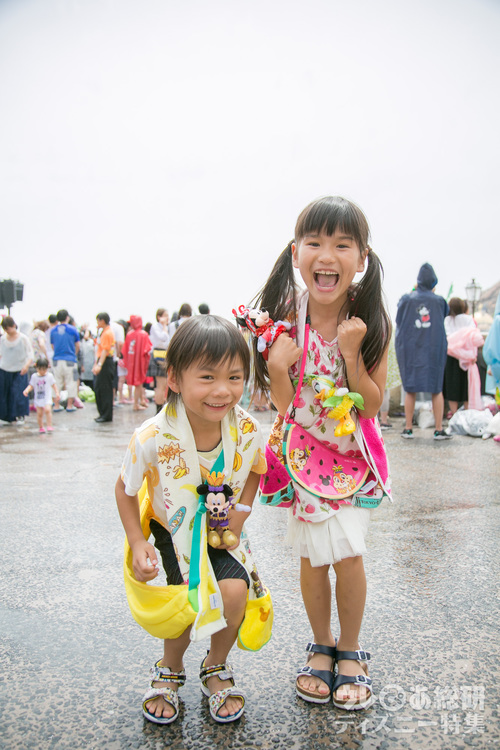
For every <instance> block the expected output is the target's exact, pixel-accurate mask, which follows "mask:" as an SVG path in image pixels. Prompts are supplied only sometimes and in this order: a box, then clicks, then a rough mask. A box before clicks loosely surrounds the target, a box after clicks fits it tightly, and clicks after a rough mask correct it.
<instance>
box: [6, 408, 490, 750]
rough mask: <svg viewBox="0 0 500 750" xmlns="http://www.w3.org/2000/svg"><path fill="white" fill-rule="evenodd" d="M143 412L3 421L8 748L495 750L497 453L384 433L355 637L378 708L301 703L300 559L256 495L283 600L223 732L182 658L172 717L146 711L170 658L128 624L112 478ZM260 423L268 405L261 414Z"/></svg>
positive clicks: (240, 674) (423, 433)
mask: <svg viewBox="0 0 500 750" xmlns="http://www.w3.org/2000/svg"><path fill="white" fill-rule="evenodd" d="M152 414H153V407H150V408H149V409H148V411H147V412H142V413H140V414H139V415H138V414H137V413H134V412H132V411H131V408H130V407H123V408H121V409H117V410H115V420H114V422H113V423H112V424H105V425H97V424H96V423H95V422H94V417H95V416H96V411H95V406H93V405H88V406H86V407H85V409H84V410H80V411H78V412H76V413H74V414H67V413H66V412H63V413H61V414H55V415H54V423H55V427H56V429H55V432H54V434H53V435H52V436H49V435H42V436H40V435H39V434H38V429H37V427H36V419H35V418H34V417H30V419H29V420H28V421H27V424H26V425H25V426H24V427H7V426H2V427H0V464H1V467H0V468H1V471H0V540H1V547H0V552H1V561H2V566H1V573H0V747H1V748H3V749H5V750H7V749H8V750H11V749H14V748H16V750H17V749H18V748H23V749H24V748H33V749H34V750H38V749H39V748H40V749H43V750H45V748H57V749H58V750H59V749H60V748H72V750H75V749H79V748H92V749H94V748H95V749H96V750H97V748H99V749H106V750H107V749H109V750H115V749H116V750H122V748H146V749H147V750H153V749H154V750H156V749H157V748H163V747H168V748H172V750H180V749H181V748H185V749H186V750H192V749H193V750H194V749H197V748H200V749H201V748H207V747H215V748H223V747H224V748H235V749H237V748H260V749H262V750H268V749H271V748H274V749H276V750H281V748H283V750H285V749H286V750H295V749H296V748H297V749H299V748H307V749H308V750H320V749H321V750H323V749H324V748H336V747H340V748H360V747H361V748H364V749H372V748H380V749H382V748H395V749H396V750H399V749H400V748H412V749H413V748H426V750H428V749H429V748H431V749H434V748H446V749H447V750H448V748H450V749H452V750H455V749H457V750H458V749H459V748H468V747H471V748H487V747H488V748H497V747H499V746H500V732H499V723H498V695H499V690H498V648H497V647H498V614H499V613H498V547H497V544H498V526H499V524H498V516H499V514H498V496H499V486H500V481H499V479H500V473H499V464H500V447H499V446H498V445H497V444H495V443H494V442H493V441H492V440H489V441H482V440H479V439H474V438H467V437H456V438H454V439H453V440H451V441H446V442H443V443H436V442H433V441H432V439H431V437H432V431H431V430H416V435H417V437H416V439H415V440H413V441H403V440H401V439H400V437H399V432H400V430H401V427H402V425H401V420H399V421H398V420H396V426H395V428H394V430H392V431H390V432H388V433H386V436H387V445H388V452H389V456H390V460H391V465H392V474H393V485H394V493H395V497H396V502H395V503H394V504H393V505H392V506H391V505H388V504H387V505H385V506H383V507H381V508H380V509H379V510H378V511H376V512H375V514H374V518H373V523H372V526H371V529H370V536H369V547H370V553H369V555H367V557H366V569H367V576H368V586H369V591H368V601H367V606H366V614H365V620H364V624H363V631H362V644H363V645H364V647H365V648H366V649H368V650H370V651H371V652H372V655H373V660H372V664H371V673H372V676H373V679H374V689H375V692H376V694H377V695H378V696H379V700H378V701H377V703H376V704H375V705H374V706H373V707H372V708H371V709H370V710H368V711H365V712H360V713H359V714H350V713H345V712H342V711H340V710H337V709H335V708H334V707H333V706H332V705H327V706H313V705H309V704H306V703H304V702H303V701H301V700H300V699H298V698H297V697H296V696H295V692H294V673H295V670H296V669H297V668H298V667H300V666H301V665H302V664H303V663H304V650H303V649H304V647H305V645H306V643H307V641H308V640H309V639H310V633H309V628H308V624H307V620H306V617H305V613H304V608H303V605H302V602H301V598H300V591H299V583H298V563H297V561H296V560H295V559H294V558H293V557H292V556H291V554H290V553H289V551H288V550H287V549H286V548H285V547H284V546H283V538H284V534H285V527H286V512H284V511H282V510H279V509H270V508H264V507H262V506H258V507H257V508H256V511H255V512H254V513H253V514H252V516H251V519H250V522H249V528H250V532H251V538H252V547H253V551H254V554H255V556H256V559H257V561H258V563H259V568H260V572H261V575H262V577H263V579H264V581H265V582H266V583H267V585H268V586H269V587H270V589H271V591H272V594H273V598H274V605H275V627H274V635H273V638H272V640H271V642H270V644H269V645H268V646H267V647H266V648H265V649H263V650H262V651H261V652H259V653H257V654H251V653H248V652H242V651H239V650H238V649H235V650H234V655H233V657H232V662H233V664H234V667H235V671H236V675H237V683H238V685H241V687H243V688H244V689H245V691H246V694H247V711H246V714H245V716H244V717H243V718H242V719H241V720H240V721H239V722H236V723H235V724H232V725H228V726H220V725H216V724H215V723H214V722H212V721H211V719H210V718H209V714H208V709H207V704H206V699H204V698H203V697H202V695H201V692H200V689H199V684H198V678H197V674H198V666H199V663H200V661H201V659H202V658H203V656H204V653H205V652H204V648H203V645H202V644H195V645H193V646H192V647H191V648H190V649H189V651H188V654H187V658H186V669H187V673H188V681H187V683H186V685H185V687H184V688H183V689H182V692H181V696H182V701H181V703H182V710H181V716H180V719H179V721H177V722H176V723H175V724H174V725H172V726H170V727H158V726H154V725H152V724H150V723H149V722H147V721H145V720H143V718H142V715H141V710H140V704H141V698H142V694H143V693H144V691H145V689H146V685H147V678H148V669H149V667H150V666H151V665H152V664H153V662H154V661H156V659H158V658H159V657H160V656H161V653H162V649H161V646H160V644H159V643H158V642H157V641H155V639H154V638H152V637H151V636H149V635H148V634H147V633H145V632H143V631H142V630H141V629H140V628H139V626H138V625H136V623H135V622H134V621H133V620H132V617H131V615H130V613H129V611H128V607H127V604H126V600H125V595H124V589H123V584H122V570H121V568H122V547H123V532H122V528H121V525H120V522H119V519H118V514H117V512H116V507H115V502H114V493H113V488H114V483H115V480H116V477H117V476H118V473H119V468H120V463H121V458H122V456H123V453H124V450H125V448H126V445H127V443H128V440H129V437H130V435H131V433H132V431H133V429H134V427H135V426H136V425H137V424H138V423H139V422H140V421H142V419H143V418H146V417H147V416H152ZM260 417H261V418H262V420H263V422H264V423H267V424H269V423H270V416H269V415H267V414H264V415H260Z"/></svg>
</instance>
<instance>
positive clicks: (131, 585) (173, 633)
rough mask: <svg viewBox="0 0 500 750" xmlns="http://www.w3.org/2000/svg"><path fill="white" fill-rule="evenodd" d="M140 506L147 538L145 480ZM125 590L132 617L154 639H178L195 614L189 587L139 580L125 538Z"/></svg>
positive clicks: (148, 508)
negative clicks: (153, 583) (189, 597)
mask: <svg viewBox="0 0 500 750" xmlns="http://www.w3.org/2000/svg"><path fill="white" fill-rule="evenodd" d="M139 501H140V503H141V527H142V531H143V534H144V536H145V538H146V539H148V538H149V534H150V531H149V523H150V520H151V518H153V517H154V513H153V509H152V507H151V503H150V502H149V495H148V491H147V484H146V481H145V482H144V484H143V485H142V487H141V490H140V492H139ZM123 573H124V579H125V591H126V594H127V600H128V604H129V607H130V611H131V612H132V617H133V618H134V620H135V621H136V622H137V623H139V625H140V626H141V627H143V628H144V629H145V630H147V631H148V633H151V635H154V636H155V637H156V638H178V637H179V636H180V635H181V634H182V633H183V632H184V631H185V630H186V628H187V627H189V625H191V624H192V623H193V622H194V620H195V618H196V612H195V611H194V609H193V608H192V607H191V605H190V603H189V601H188V587H187V586H186V585H185V584H180V585H179V586H151V585H150V584H148V583H142V582H141V581H138V580H137V579H136V578H135V576H134V572H133V569H132V550H131V549H130V546H129V544H128V541H127V538H125V558H124V561H123Z"/></svg>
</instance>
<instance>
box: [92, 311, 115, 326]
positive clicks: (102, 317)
mask: <svg viewBox="0 0 500 750" xmlns="http://www.w3.org/2000/svg"><path fill="white" fill-rule="evenodd" d="M95 319H96V320H104V322H105V323H106V325H107V326H109V321H110V320H111V318H110V317H109V315H108V313H107V312H102V313H97V315H96V316H95Z"/></svg>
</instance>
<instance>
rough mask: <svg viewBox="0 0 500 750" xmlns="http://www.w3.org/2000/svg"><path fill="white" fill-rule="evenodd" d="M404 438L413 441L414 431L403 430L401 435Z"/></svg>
mask: <svg viewBox="0 0 500 750" xmlns="http://www.w3.org/2000/svg"><path fill="white" fill-rule="evenodd" d="M401 437H402V438H406V439H407V440H412V439H413V430H403V432H402V433H401Z"/></svg>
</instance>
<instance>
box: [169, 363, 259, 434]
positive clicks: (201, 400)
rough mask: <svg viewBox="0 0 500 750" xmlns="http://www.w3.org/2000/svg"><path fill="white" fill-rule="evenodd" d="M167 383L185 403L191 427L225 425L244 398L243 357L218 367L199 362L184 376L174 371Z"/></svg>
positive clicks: (188, 369) (183, 373)
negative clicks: (232, 410)
mask: <svg viewBox="0 0 500 750" xmlns="http://www.w3.org/2000/svg"><path fill="white" fill-rule="evenodd" d="M167 383H168V386H169V388H171V389H172V390H173V391H174V392H175V393H179V394H180V395H181V397H182V401H183V402H184V406H185V409H186V414H187V416H188V419H189V422H190V424H191V428H192V430H193V432H194V433H195V438H196V428H197V427H198V428H202V429H206V428H207V427H208V426H210V425H213V424H214V423H216V422H221V421H222V419H223V418H224V417H225V416H226V414H228V413H229V411H230V410H231V409H232V408H233V407H234V406H236V404H237V403H238V401H239V400H240V398H241V396H242V395H243V387H244V384H245V374H244V368H243V363H242V362H240V360H239V358H235V359H232V360H230V359H226V360H224V361H223V362H221V363H219V364H217V365H206V364H204V363H203V362H202V361H200V360H198V361H196V362H193V364H192V365H190V366H189V367H188V368H186V369H185V370H184V371H183V372H182V374H181V375H179V376H178V375H176V373H175V372H173V371H170V372H169V374H168V379H167Z"/></svg>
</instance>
